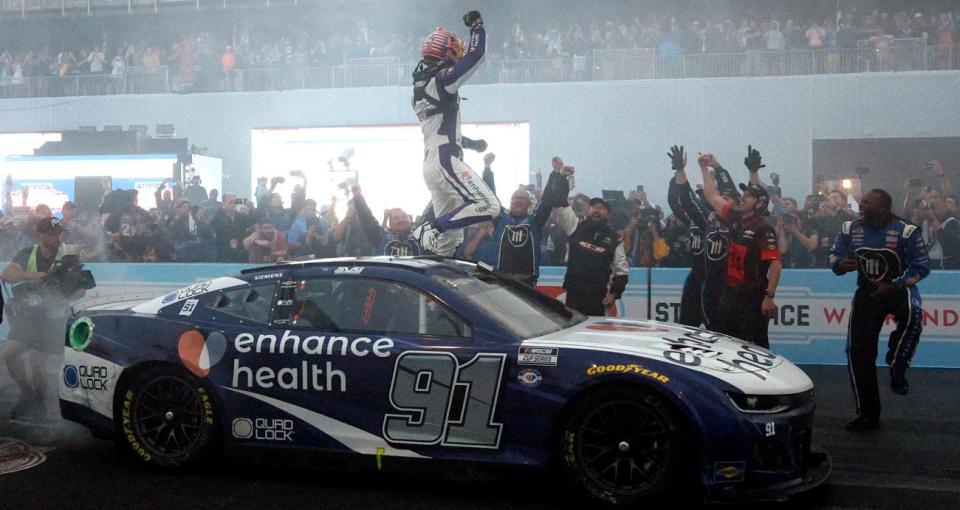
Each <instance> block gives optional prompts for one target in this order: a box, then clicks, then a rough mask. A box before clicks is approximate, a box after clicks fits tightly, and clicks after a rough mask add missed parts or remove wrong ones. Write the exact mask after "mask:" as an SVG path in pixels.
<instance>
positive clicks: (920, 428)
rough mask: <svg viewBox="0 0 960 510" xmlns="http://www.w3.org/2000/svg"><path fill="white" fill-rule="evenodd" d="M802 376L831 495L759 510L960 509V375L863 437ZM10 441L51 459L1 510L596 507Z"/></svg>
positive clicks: (5, 490) (510, 485)
mask: <svg viewBox="0 0 960 510" xmlns="http://www.w3.org/2000/svg"><path fill="white" fill-rule="evenodd" d="M803 368H804V370H806V372H807V373H808V374H809V375H810V376H811V378H813V380H814V382H815V383H816V386H817V390H816V391H817V400H818V407H817V415H816V423H815V430H814V438H813V442H814V448H815V449H817V450H821V451H826V452H828V453H830V455H831V456H832V457H833V463H834V469H833V474H832V475H831V477H830V479H829V480H828V481H827V483H826V484H824V485H823V486H821V487H819V488H817V489H814V490H813V491H810V492H808V493H805V494H803V495H801V496H798V497H796V498H794V499H793V500H791V501H790V502H787V503H779V504H762V505H761V504H756V505H750V507H752V508H783V509H788V508H789V509H793V508H798V509H799V508H803V509H808V508H809V509H814V508H815V509H820V508H824V509H825V508H891V509H892V508H896V509H923V510H933V509H940V508H944V509H947V508H949V509H956V508H960V370H945V369H914V370H912V371H911V372H910V377H909V379H910V385H911V386H910V388H911V389H910V395H909V396H907V397H900V396H896V395H893V394H892V393H891V392H890V391H889V390H887V387H888V381H887V379H886V372H885V371H884V370H880V371H879V372H880V374H881V380H880V383H881V396H882V398H883V405H884V411H883V413H884V414H883V427H882V429H880V430H878V431H875V432H871V433H867V434H861V435H856V434H851V433H848V432H846V431H844V430H843V425H844V424H845V423H846V422H847V421H848V420H849V419H850V418H851V417H852V412H853V411H852V405H853V404H852V402H851V398H852V397H851V390H850V388H849V384H848V380H847V375H846V374H847V372H846V367H823V366H807V367H803ZM3 372H4V371H2V370H0V415H6V413H7V412H8V410H9V408H10V406H11V405H12V403H13V397H14V394H13V393H12V392H11V389H10V385H9V380H8V379H6V375H5V374H4V373H3ZM0 438H8V439H0V456H2V448H3V444H4V441H6V444H7V445H10V440H9V438H14V439H16V440H17V441H20V442H22V443H26V444H29V445H31V447H32V448H33V449H34V450H36V451H39V452H42V453H43V454H44V455H45V457H46V460H45V461H44V462H42V463H41V464H39V465H36V466H35V467H32V468H30V469H26V470H23V471H19V472H15V473H8V474H0V509H7V508H10V509H14V508H31V509H32V508H68V509H73V508H95V509H106V508H124V509H136V508H158V509H159V508H164V509H166V508H203V509H221V508H223V509H238V508H251V509H252V508H256V509H263V508H298V509H307V508H337V509H347V510H357V509H367V508H370V509H378V510H380V509H389V508H417V509H424V510H427V509H458V510H461V509H462V510H469V509H487V508H489V509H497V510H502V509H505V508H523V509H524V510H532V509H541V508H542V509H551V510H556V509H565V508H577V509H580V508H589V507H591V506H592V505H590V504H589V503H586V502H584V501H583V500H578V499H577V498H571V497H570V495H569V493H568V492H566V491H565V490H564V489H563V487H562V484H561V483H560V482H558V481H556V480H555V479H553V478H550V477H549V476H546V475H544V474H537V473H521V474H516V473H510V474H505V475H503V476H501V477H494V478H493V479H485V480H482V481H468V480H456V479H454V480H450V479H447V480H438V479H437V478H436V477H434V476H429V475H424V474H395V473H394V474H383V473H377V472H360V473H358V472H346V473H345V472H336V471H333V472H330V471H318V470H312V469H302V468H273V467H269V468H268V467H261V466H256V465H249V464H247V463H244V462H224V463H220V464H214V465H212V466H209V467H206V468H204V469H203V470H201V471H198V472H190V473H166V472H158V471H155V470H151V469H146V468H142V467H140V466H138V465H137V464H136V463H134V462H132V461H130V460H129V459H128V458H126V457H124V456H121V455H118V454H117V453H116V452H115V450H114V448H113V445H112V444H111V443H109V442H105V441H100V440H95V439H93V438H92V437H91V436H90V435H89V433H87V432H86V431H85V430H84V429H82V428H80V427H79V426H76V425H74V424H70V423H66V422H58V421H56V420H47V421H44V422H39V423H32V422H31V423H24V422H10V421H5V422H0ZM0 460H2V459H0ZM669 501H670V500H669V499H667V502H669ZM658 506H662V505H658ZM684 507H687V505H684ZM704 507H706V508H743V507H744V505H735V506H732V505H704Z"/></svg>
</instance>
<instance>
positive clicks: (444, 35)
mask: <svg viewBox="0 0 960 510" xmlns="http://www.w3.org/2000/svg"><path fill="white" fill-rule="evenodd" d="M420 56H421V57H423V60H424V61H426V62H428V63H432V64H439V63H440V62H446V63H449V64H452V63H454V62H456V61H457V60H460V57H462V56H463V40H461V39H460V38H459V37H457V36H456V35H454V34H452V33H450V32H447V31H446V30H444V29H443V27H440V28H437V29H436V30H434V31H433V33H431V34H430V35H428V36H427V38H426V39H424V40H423V46H421V47H420Z"/></svg>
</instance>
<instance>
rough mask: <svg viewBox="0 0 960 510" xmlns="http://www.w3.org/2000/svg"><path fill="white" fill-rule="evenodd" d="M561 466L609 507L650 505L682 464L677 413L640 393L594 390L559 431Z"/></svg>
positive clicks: (672, 482) (671, 482)
mask: <svg viewBox="0 0 960 510" xmlns="http://www.w3.org/2000/svg"><path fill="white" fill-rule="evenodd" d="M560 442H561V457H560V458H561V464H562V466H563V468H564V470H565V471H566V473H567V475H568V476H569V477H570V479H571V480H572V481H573V482H574V484H575V485H576V486H577V487H578V488H579V489H581V490H582V491H584V492H585V493H586V494H588V495H589V496H591V497H593V498H595V499H598V500H600V501H603V502H606V503H609V504H612V505H617V506H621V505H633V504H636V503H639V502H642V501H649V500H651V499H653V498H655V497H656V496H657V495H658V494H661V493H662V492H663V491H664V489H666V488H667V487H670V486H671V485H673V484H674V483H675V482H676V481H677V479H678V477H679V476H680V474H681V472H682V470H683V467H684V466H685V463H686V459H685V457H686V452H687V450H688V449H687V448H686V444H685V441H684V436H683V427H682V421H681V417H680V415H679V414H678V413H677V412H676V411H675V410H674V409H673V408H671V407H670V406H669V405H667V404H666V403H664V402H663V401H662V400H661V399H660V398H658V397H656V396H655V395H653V394H651V393H649V392H646V391H643V390H641V389H629V388H614V389H609V390H601V391H598V392H596V393H594V394H592V395H590V396H588V397H587V398H585V399H584V400H583V401H582V402H580V403H579V404H578V405H577V406H576V407H575V408H574V409H573V410H572V411H571V412H570V413H569V414H568V415H567V418H566V420H565V421H564V423H563V426H562V428H561V436H560Z"/></svg>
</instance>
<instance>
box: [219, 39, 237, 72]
mask: <svg viewBox="0 0 960 510" xmlns="http://www.w3.org/2000/svg"><path fill="white" fill-rule="evenodd" d="M236 65H237V58H236V56H235V55H234V54H233V48H232V47H231V46H230V45H227V49H226V50H225V51H224V52H223V56H221V57H220V69H222V70H223V71H226V72H230V71H233V68H234V67H236Z"/></svg>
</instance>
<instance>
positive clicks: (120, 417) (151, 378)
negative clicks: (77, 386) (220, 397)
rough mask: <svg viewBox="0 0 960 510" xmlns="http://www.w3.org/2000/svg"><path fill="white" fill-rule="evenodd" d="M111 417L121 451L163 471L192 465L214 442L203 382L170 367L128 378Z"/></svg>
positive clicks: (212, 412)
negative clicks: (113, 420)
mask: <svg viewBox="0 0 960 510" xmlns="http://www.w3.org/2000/svg"><path fill="white" fill-rule="evenodd" d="M116 398H117V412H116V413H115V416H116V422H117V424H116V425H117V430H118V431H119V433H120V438H119V440H118V442H119V444H120V445H121V449H122V450H124V451H126V452H129V453H131V454H133V456H134V457H136V458H137V459H139V460H140V461H143V462H146V463H147V464H150V465H152V466H156V467H162V468H180V467H187V466H191V465H195V464H197V463H199V462H200V461H202V460H205V459H207V458H209V457H210V456H211V455H212V454H213V452H214V451H215V450H216V446H217V442H218V440H219V437H220V434H219V424H218V422H217V413H216V409H215V408H214V401H213V399H212V398H211V396H210V393H209V391H208V390H207V389H206V387H204V385H203V383H202V382H201V381H200V380H199V379H197V378H196V377H194V376H193V375H192V374H190V373H188V372H187V371H185V370H183V369H180V368H178V367H174V366H153V367H147V368H145V369H142V370H141V371H139V372H138V373H136V374H133V376H132V378H131V379H128V380H127V382H126V383H125V384H123V386H122V387H121V388H118V391H117V396H116Z"/></svg>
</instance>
